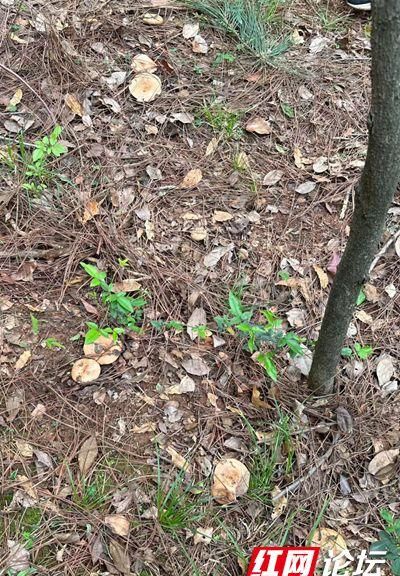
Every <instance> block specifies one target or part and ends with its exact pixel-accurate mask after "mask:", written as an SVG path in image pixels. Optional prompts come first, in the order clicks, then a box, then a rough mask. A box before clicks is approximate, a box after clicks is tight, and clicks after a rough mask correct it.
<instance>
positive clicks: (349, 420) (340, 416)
mask: <svg viewBox="0 0 400 576" xmlns="http://www.w3.org/2000/svg"><path fill="white" fill-rule="evenodd" d="M336 421H337V424H338V428H339V430H340V431H341V432H343V434H349V433H350V432H352V430H353V417H352V415H351V414H350V412H349V411H348V410H347V409H346V408H345V407H344V406H338V407H337V409H336Z"/></svg>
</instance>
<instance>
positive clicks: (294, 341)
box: [278, 332, 304, 358]
mask: <svg viewBox="0 0 400 576" xmlns="http://www.w3.org/2000/svg"><path fill="white" fill-rule="evenodd" d="M303 341H304V338H300V336H297V334H295V333H294V332H288V333H287V334H285V335H284V336H282V338H281V339H280V341H279V344H278V348H282V347H283V346H287V347H288V348H289V354H290V356H291V357H292V358H293V357H294V356H303V354H304V349H303V348H302V346H301V344H302V342H303Z"/></svg>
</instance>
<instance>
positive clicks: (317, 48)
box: [309, 36, 329, 54]
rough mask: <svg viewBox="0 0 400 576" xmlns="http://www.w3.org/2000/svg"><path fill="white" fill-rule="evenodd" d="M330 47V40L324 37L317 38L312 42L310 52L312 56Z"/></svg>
mask: <svg viewBox="0 0 400 576" xmlns="http://www.w3.org/2000/svg"><path fill="white" fill-rule="evenodd" d="M328 45H329V39H328V38H325V37H324V36H315V38H313V39H312V40H311V42H310V47H309V50H310V52H311V54H318V53H319V52H322V51H323V50H324V49H325V48H326V47H327V46H328Z"/></svg>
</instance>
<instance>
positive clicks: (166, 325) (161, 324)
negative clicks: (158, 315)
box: [151, 320, 185, 334]
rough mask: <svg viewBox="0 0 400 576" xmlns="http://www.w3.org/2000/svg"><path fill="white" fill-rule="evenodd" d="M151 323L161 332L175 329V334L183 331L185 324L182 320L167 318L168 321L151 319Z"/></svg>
mask: <svg viewBox="0 0 400 576" xmlns="http://www.w3.org/2000/svg"><path fill="white" fill-rule="evenodd" d="M151 325H152V326H153V327H154V328H155V329H156V330H158V331H159V332H162V331H163V330H175V332H176V333H177V334H179V333H180V332H183V330H184V328H185V324H183V322H178V321H177V320H169V321H168V322H166V321H165V320H152V321H151Z"/></svg>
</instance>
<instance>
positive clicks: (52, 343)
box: [42, 336, 65, 350]
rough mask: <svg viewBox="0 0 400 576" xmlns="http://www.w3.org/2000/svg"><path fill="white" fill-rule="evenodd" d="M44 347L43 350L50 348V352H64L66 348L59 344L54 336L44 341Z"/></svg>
mask: <svg viewBox="0 0 400 576" xmlns="http://www.w3.org/2000/svg"><path fill="white" fill-rule="evenodd" d="M42 346H43V348H48V349H49V350H63V349H64V348H65V346H64V344H63V343H62V342H59V340H57V339H56V338H53V337H52V336H50V337H49V338H46V340H43V342H42Z"/></svg>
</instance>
